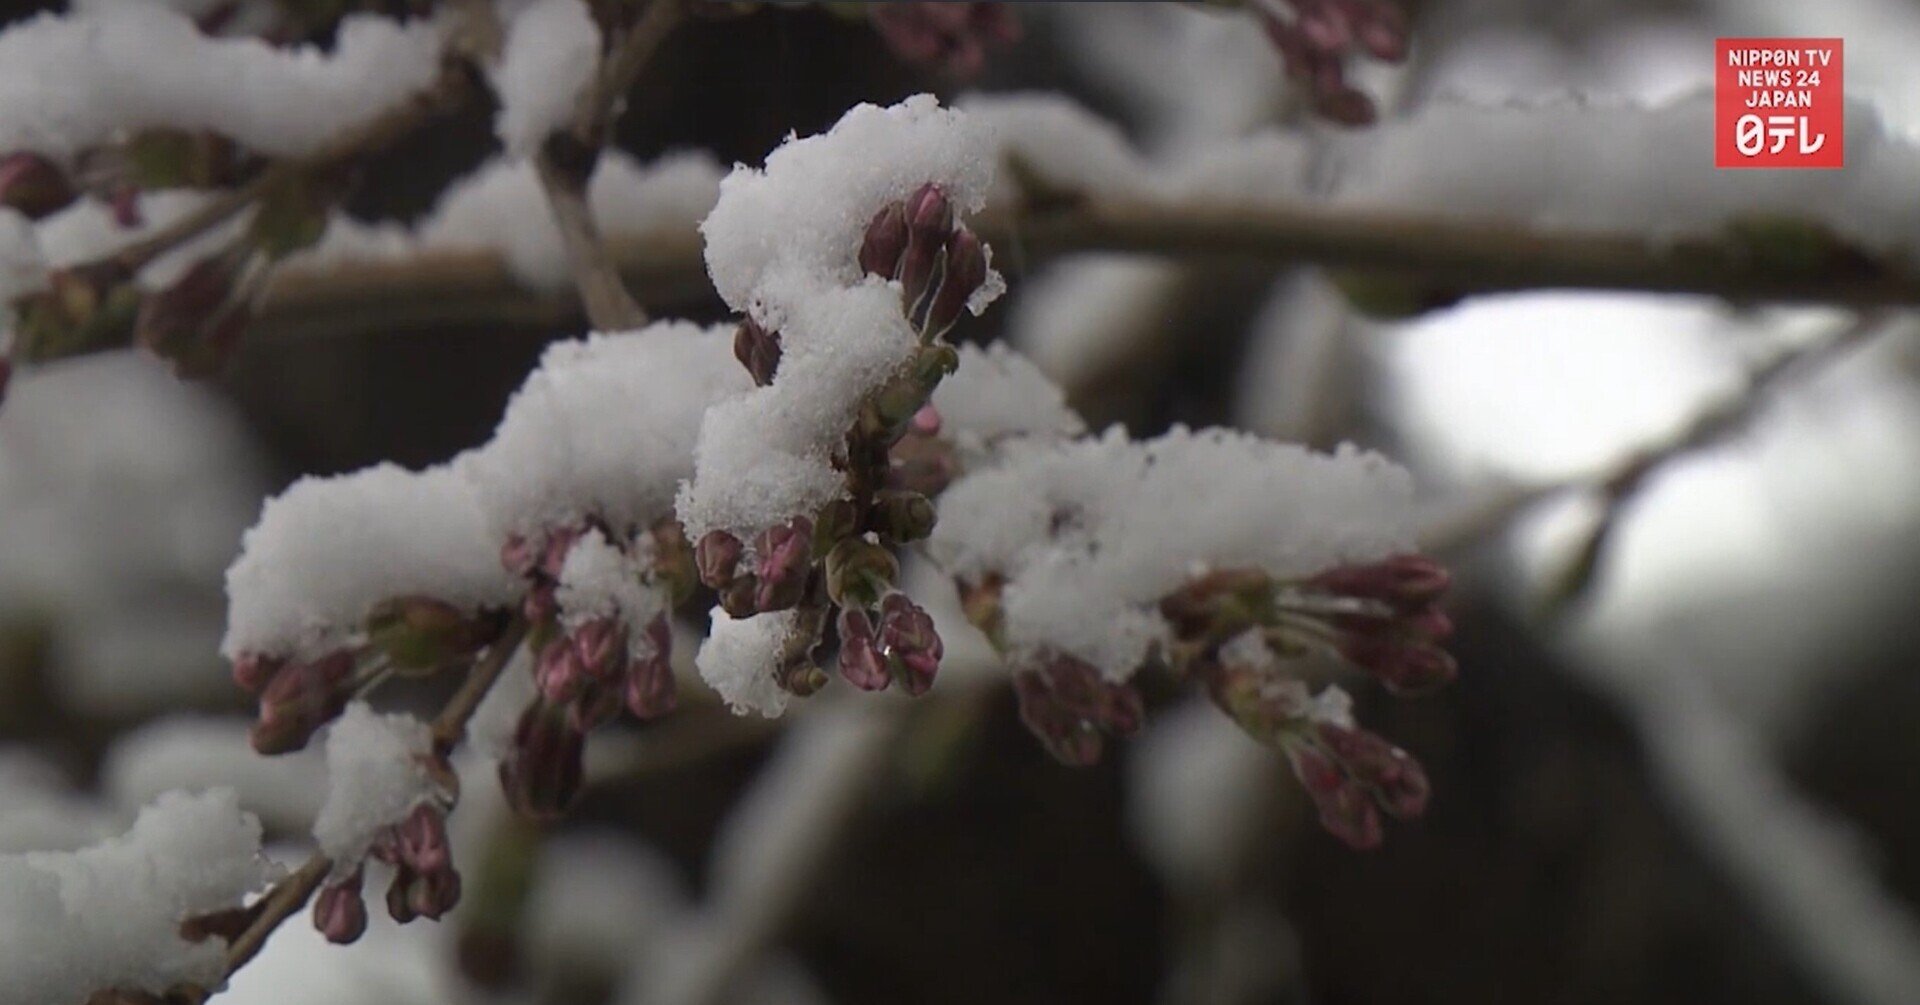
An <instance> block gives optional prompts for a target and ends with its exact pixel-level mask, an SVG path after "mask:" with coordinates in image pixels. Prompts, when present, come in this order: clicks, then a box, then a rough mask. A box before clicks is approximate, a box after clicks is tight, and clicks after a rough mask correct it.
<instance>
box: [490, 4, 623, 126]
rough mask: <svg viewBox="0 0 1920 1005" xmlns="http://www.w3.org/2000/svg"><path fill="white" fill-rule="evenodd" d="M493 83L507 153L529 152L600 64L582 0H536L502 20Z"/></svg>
mask: <svg viewBox="0 0 1920 1005" xmlns="http://www.w3.org/2000/svg"><path fill="white" fill-rule="evenodd" d="M506 30H507V37H506V42H505V44H504V45H503V46H502V48H501V52H500V63H499V65H498V66H496V67H494V69H493V89H494V92H495V93H496V94H498V95H499V96H500V114H499V117H498V118H497V119H495V121H494V129H495V131H496V132H498V133H499V134H500V142H501V143H504V144H505V145H506V148H507V155H508V156H509V157H512V158H515V159H522V158H526V157H529V156H532V155H533V154H534V153H535V152H537V151H538V150H539V148H540V144H541V143H543V142H545V141H546V138H547V137H548V136H550V135H552V134H553V132H554V131H555V130H556V129H558V128H560V126H561V125H562V124H564V123H565V122H566V120H567V118H568V117H569V116H570V115H572V114H573V107H574V103H575V101H577V100H578V98H579V96H580V93H581V92H582V91H583V90H585V89H586V86H587V83H588V82H589V81H591V80H592V79H593V76H594V73H595V72H596V71H597V70H598V69H599V66H600V26H599V25H598V24H596V23H595V22H594V20H593V12H592V11H590V10H588V9H587V5H586V3H584V2H583V0H536V2H535V3H533V4H532V5H530V6H527V7H526V8H525V9H524V10H521V11H519V12H518V13H517V14H515V15H514V16H513V17H512V18H511V19H509V20H508V21H507V24H506Z"/></svg>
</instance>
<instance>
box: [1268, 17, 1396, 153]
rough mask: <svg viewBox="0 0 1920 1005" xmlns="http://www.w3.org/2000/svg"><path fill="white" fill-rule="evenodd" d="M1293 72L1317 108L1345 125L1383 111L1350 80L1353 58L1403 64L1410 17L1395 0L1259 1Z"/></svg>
mask: <svg viewBox="0 0 1920 1005" xmlns="http://www.w3.org/2000/svg"><path fill="white" fill-rule="evenodd" d="M1252 6H1253V7H1254V8H1255V10H1256V11H1257V12H1258V13H1259V16H1260V22H1261V24H1262V25H1263V26H1265V28H1266V31H1267V37H1268V38H1270V39H1272V40H1273V45H1274V48H1276V49H1278V50H1279V52H1280V59H1281V61H1282V62H1283V63H1285V64H1286V68H1287V75H1288V76H1289V77H1291V78H1293V79H1294V80H1297V81H1299V82H1300V83H1301V84H1303V85H1305V86H1306V87H1307V89H1308V90H1309V92H1310V93H1311V94H1312V96H1313V104H1314V109H1315V110H1316V111H1318V112H1319V113H1320V114H1321V115H1324V116H1326V117H1327V118H1329V119H1332V120H1333V121H1335V122H1339V123H1342V124H1345V125H1351V126H1360V125H1366V124H1368V123H1370V122H1372V121H1373V120H1374V117H1375V116H1376V115H1377V114H1378V113H1377V110H1376V109H1375V108H1374V104H1373V99H1372V98H1370V97H1368V96H1367V95H1366V94H1365V93H1363V92H1362V91H1360V90H1359V89H1357V88H1355V87H1354V86H1353V84H1352V83H1351V82H1349V81H1348V80H1347V70H1346V66H1347V59H1348V57H1349V56H1351V55H1352V54H1354V53H1356V52H1363V53H1365V54H1367V55H1369V56H1372V57H1373V58H1375V59H1378V60H1381V61H1383V62H1388V63H1398V62H1400V61H1401V60H1404V59H1406V57H1407V48H1408V33H1407V18H1406V15H1405V14H1404V13H1402V12H1401V10H1400V9H1399V8H1398V7H1396V6H1395V5H1394V4H1393V3H1392V2H1391V0H1253V2H1252Z"/></svg>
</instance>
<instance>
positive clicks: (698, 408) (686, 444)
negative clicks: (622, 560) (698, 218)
mask: <svg viewBox="0 0 1920 1005" xmlns="http://www.w3.org/2000/svg"><path fill="white" fill-rule="evenodd" d="M752 386H753V381H752V379H751V378H750V377H749V376H748V375H747V372H746V370H745V369H744V368H743V367H741V366H740V363H739V361H737V360H736V359H734V356H733V330H732V328H731V326H724V325H723V326H716V327H713V328H701V327H699V326H697V325H693V324H689V323H687V322H681V321H675V322H657V323H655V324H652V325H649V326H647V327H646V328H644V329H642V330H640V331H637V332H625V333H619V334H605V335H593V336H590V337H588V338H586V339H584V340H575V341H568V342H560V343H557V344H555V345H553V346H550V347H549V348H548V349H547V351H546V353H545V354H544V355H543V356H542V357H541V360H540V365H539V367H538V368H536V369H535V370H534V372H533V373H532V374H531V375H530V376H528V378H527V380H526V382H525V383H524V384H522V385H521V387H520V390H519V391H517V392H515V394H514V396H513V399H512V401H510V402H509V403H508V405H507V411H506V415H505V416H504V417H503V418H502V419H501V421H500V426H499V428H498V429H497V430H496V431H495V433H494V436H493V439H492V440H491V441H489V442H488V444H487V445H486V446H485V447H483V448H481V449H480V450H478V451H475V452H473V453H472V454H469V455H467V457H466V458H465V459H464V460H463V461H462V462H461V468H462V472H463V474H464V475H465V476H466V477H467V479H468V480H469V481H470V482H471V483H472V484H473V486H474V491H475V492H476V493H477V495H478V498H479V502H480V507H481V509H482V511H483V512H484V513H485V514H486V518H487V522H488V525H489V526H490V527H491V528H492V531H493V533H494V535H495V536H496V537H498V538H500V539H502V540H504V538H505V537H506V535H507V534H510V533H531V532H537V531H541V530H545V529H548V528H552V527H560V526H568V525H572V524H575V523H578V522H579V521H580V520H581V519H582V518H584V517H587V516H595V517H598V518H599V519H601V520H604V521H606V522H607V524H608V525H609V526H612V527H614V528H618V529H621V530H623V531H626V530H636V529H638V530H644V529H645V528H647V527H649V526H651V525H652V524H653V523H654V522H656V521H658V520H659V519H661V518H662V517H666V516H670V515H671V514H672V507H673V498H674V492H675V491H676V490H677V488H678V487H679V484H680V482H681V481H682V480H684V479H686V478H687V477H689V476H690V475H692V474H693V448H694V440H695V437H696V436H697V435H698V434H699V430H700V422H701V417H702V415H703V414H704V413H705V411H706V409H707V408H708V407H709V406H711V405H713V404H714V403H715V402H718V401H722V400H725V399H727V398H729V397H731V396H734V395H738V394H741V393H743V392H745V391H747V390H749V389H750V388H752Z"/></svg>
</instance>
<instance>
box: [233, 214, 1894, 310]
mask: <svg viewBox="0 0 1920 1005" xmlns="http://www.w3.org/2000/svg"><path fill="white" fill-rule="evenodd" d="M979 222H980V226H979V228H978V229H979V231H980V233H981V235H982V237H983V238H984V239H986V240H987V241H988V242H989V243H991V244H993V245H994V246H996V247H1004V248H1007V249H1009V258H1010V259H1011V260H1012V261H1013V262H1015V263H1016V264H1019V265H1027V266H1031V265H1036V264H1040V263H1043V262H1046V261H1049V260H1052V259H1055V258H1060V257H1064V256H1068V255H1073V254H1078V253H1087V252H1133V253H1140V254H1148V255H1161V256H1166V257H1169V258H1177V259H1184V260H1193V261H1206V260H1214V261H1239V262H1264V263H1270V264H1274V265H1292V264H1312V265H1318V266H1321V267H1324V268H1327V269H1330V270H1335V271H1338V272H1341V273H1344V274H1347V275H1350V276H1358V277H1363V278H1368V279H1378V280H1384V281H1386V282H1387V283H1388V284H1398V285H1399V286H1400V288H1401V292H1402V293H1403V294H1404V296H1403V297H1402V299H1404V300H1406V301H1407V303H1408V305H1409V306H1411V307H1415V308H1417V307H1419V306H1430V305H1434V304H1440V303H1445V302H1448V301H1450V300H1453V299H1456V298H1458V297H1460V296H1465V295H1469V294H1474V293H1489V292H1499V291H1512V290H1525V289H1610V290H1630V291H1640V292H1649V293H1692V294H1705V295H1710V296H1718V297H1722V298H1724V299H1726V300H1729V301H1732V302H1735V303H1743V304H1744V303H1767V302H1780V303H1831V304H1842V305H1853V306H1877V305H1899V304H1913V305H1920V272H1916V271H1914V270H1912V269H1910V268H1908V267H1906V266H1904V265H1902V264H1900V263H1898V262H1896V261H1893V260H1891V259H1885V258H1881V257H1876V256H1874V255H1872V254H1870V253H1868V252H1866V251H1864V250H1862V249H1860V248H1857V247H1855V246H1853V245H1850V244H1848V243H1846V242H1845V241H1844V240H1843V239H1841V238H1840V237H1838V236H1836V235H1835V234H1833V233H1832V232H1830V231H1828V230H1827V229H1826V228H1824V227H1822V226H1821V225H1818V224H1815V223H1808V222H1801V221H1793V220H1784V219H1754V220H1746V221H1739V222H1734V223H1730V224H1728V225H1727V226H1725V227H1723V228H1721V229H1720V230H1719V231H1717V232H1706V233H1701V234H1696V235H1693V236H1689V237H1679V238H1669V237H1661V236H1654V235H1637V234H1626V233H1617V232H1607V231H1590V230H1576V229H1566V228H1536V227H1530V226H1527V225H1525V224H1521V223H1515V222H1512V221H1503V220H1491V219H1479V218H1472V217H1461V216H1443V215H1415V214H1398V213H1384V212H1378V211H1369V210H1356V209H1346V208H1339V207H1329V206H1314V205H1305V204H1302V205H1296V206H1277V205H1273V204H1270V203H1264V202H1262V203H1258V204H1246V205H1236V204H1231V203H1223V202H1194V203H1176V202H1165V201H1157V200H1146V199H1135V198H1117V197H1107V196H1086V195H1083V194H1079V193H1064V194H1063V193H1044V194H1043V197H1042V198H1038V199H1034V200H1030V201H1029V203H1028V205H1027V206H1026V207H1024V208H1021V209H1019V210H1015V211H1008V210H1006V209H1004V208H1003V209H1002V210H1001V211H999V212H989V213H988V214H986V215H985V216H983V217H982V218H981V219H980V221H979ZM605 245H606V249H607V257H608V259H609V260H610V263H611V265H612V266H613V267H614V268H617V269H618V270H619V272H620V273H621V275H622V276H623V277H624V278H625V280H626V282H627V284H628V285H629V287H630V288H633V289H636V290H639V291H640V292H641V297H642V299H644V300H646V301H648V302H649V303H654V304H661V303H676V302H677V303H686V302H692V301H695V300H710V299H712V293H711V291H710V288H709V287H708V286H707V283H706V278H705V273H704V266H703V263H702V261H701V259H700V245H699V242H698V237H697V235H696V234H693V233H691V232H689V233H687V234H685V235H680V234H671V233H670V234H665V235H653V234H647V235H642V234H621V233H610V234H607V235H606V239H605ZM509 276H510V273H509V271H508V270H507V268H506V266H505V264H504V262H503V260H502V259H501V257H500V256H499V255H498V254H495V253H493V252H490V251H486V250H474V249H465V250H459V251H451V250H450V251H428V252H423V253H421V254H419V255H417V256H414V257H412V258H403V259H397V260H383V261H380V262H378V263H368V264H367V265H365V266H359V265H344V266H343V265H338V264H328V265H316V266H302V265H299V264H298V263H294V264H292V265H290V266H289V267H287V268H285V269H283V270H282V279H281V280H279V281H278V282H276V284H275V286H274V288H273V289H272V290H270V291H269V293H268V295H267V298H266V301H265V303H263V304H262V306H261V312H260V317H259V320H258V322H257V325H258V327H259V328H260V329H262V331H261V332H260V334H262V335H264V336H266V337H272V336H273V335H274V334H275V333H276V331H279V330H287V329H293V330H311V329H313V328H315V327H316V321H317V320H318V319H319V318H322V317H324V318H325V319H326V320H327V321H328V322H329V325H328V327H329V328H331V329H333V330H342V326H343V325H344V330H346V331H365V332H372V331H380V330H385V329H391V328H403V327H408V326H433V325H439V324H443V323H460V322H463V321H466V320H468V319H470V318H473V317H474V316H475V313H476V311H477V310H478V308H477V307H476V305H475V303H474V302H472V301H470V300H468V299H467V297H468V296H471V295H477V296H481V297H484V298H485V299H486V303H487V312H486V313H487V316H489V317H491V316H494V315H495V314H498V315H503V316H505V317H506V318H509V319H515V318H526V319H528V320H529V321H538V322H545V321H548V320H550V319H554V318H556V317H557V318H561V319H565V318H567V317H570V316H572V313H573V311H574V310H577V307H574V306H573V305H572V304H570V303H569V302H567V301H565V300H561V299H557V298H555V297H554V296H553V295H551V294H541V293H536V292H531V291H528V290H525V289H524V288H521V287H519V286H517V285H515V284H514V283H513V282H512V281H511V279H510V278H509ZM453 290H458V291H460V292H461V294H462V295H461V296H449V295H447V294H448V293H449V292H450V291H453ZM342 305H345V306H346V307H347V308H349V309H348V310H345V311H342V310H341V307H342ZM342 313H344V314H345V315H346V317H345V318H344V319H342V318H340V317H339V315H340V314H342Z"/></svg>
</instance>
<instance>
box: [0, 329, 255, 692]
mask: <svg viewBox="0 0 1920 1005" xmlns="http://www.w3.org/2000/svg"><path fill="white" fill-rule="evenodd" d="M260 490H261V479H260V477H259V473H258V466H257V458H256V456H255V454H254V452H253V451H252V449H251V448H250V446H249V444H248V443H247V440H246V437H245V435H244V432H243V430H242V428H241V424H240V422H239V419H238V417H237V416H235V415H234V414H233V412H232V411H231V410H230V409H229V408H228V407H227V406H226V405H225V404H224V403H223V402H221V401H220V400H219V399H218V398H217V397H215V396H214V395H213V394H212V393H211V392H209V391H207V390H206V389H205V388H201V387H197V386H195V385H192V384H187V383H183V382H181V381H178V380H175V379H174V378H173V377H172V376H171V375H170V374H168V373H167V372H166V368H165V366H164V365H163V364H160V363H158V362H156V361H154V360H152V359H148V358H145V357H142V356H138V355H135V354H132V353H122V354H108V355H101V356H95V357H91V358H88V359H85V360H75V361H71V362H65V363H60V364H55V365H51V366H44V367H34V368H30V369H28V370H27V371H25V372H23V373H21V374H19V375H17V376H16V378H15V380H14V382H13V386H12V388H11V389H10V390H9V391H8V395H7V402H6V406H5V409H4V411H3V412H0V619H28V620H32V619H45V623H46V624H47V625H48V626H49V627H50V628H51V629H52V630H53V637H54V666H53V668H52V669H53V671H54V672H53V674H52V675H51V680H52V681H53V682H54V684H55V686H56V687H57V688H59V690H60V692H61V698H62V700H63V701H67V702H70V703H72V704H73V705H74V706H75V707H83V708H86V709H88V710H92V711H97V712H102V713H120V714H124V713H132V712H138V711H141V710H145V709H151V708H155V707H159V706H163V705H168V704H172V703H175V702H177V701H180V700H182V699H189V698H196V697H197V698H205V697H210V696H216V695H225V694H227V693H228V690H229V688H230V687H231V685H230V684H229V683H228V681H227V679H226V675H225V674H224V673H223V672H222V671H221V669H220V667H219V663H218V661H217V660H216V659H215V658H214V657H213V654H214V651H215V648H216V646H217V643H218V639H219V633H220V623H221V618H222V612H221V606H222V605H221V598H220V593H219V587H218V583H219V582H220V570H221V569H222V568H223V567H224V566H225V565H226V564H227V561H228V560H229V559H230V558H231V557H232V556H233V553H234V545H235V542H236V541H238V540H239V536H240V532H241V531H242V530H243V529H245V527H246V526H247V523H248V521H249V520H250V519H251V518H252V517H251V514H252V511H253V509H254V507H255V506H256V505H257V504H258V500H259V498H260Z"/></svg>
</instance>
